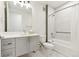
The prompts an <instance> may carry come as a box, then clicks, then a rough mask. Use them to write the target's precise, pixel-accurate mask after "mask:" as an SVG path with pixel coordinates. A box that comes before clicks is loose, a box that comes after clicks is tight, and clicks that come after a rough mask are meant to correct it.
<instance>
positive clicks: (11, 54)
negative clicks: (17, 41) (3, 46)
mask: <svg viewBox="0 0 79 59" xmlns="http://www.w3.org/2000/svg"><path fill="white" fill-rule="evenodd" d="M1 55H2V57H14V56H15V48H11V49H7V50H2V54H1Z"/></svg>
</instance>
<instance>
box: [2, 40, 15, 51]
mask: <svg viewBox="0 0 79 59" xmlns="http://www.w3.org/2000/svg"><path fill="white" fill-rule="evenodd" d="M13 47H15V39H4V40H2V41H1V48H2V50H4V49H8V48H13Z"/></svg>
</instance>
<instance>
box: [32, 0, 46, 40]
mask: <svg viewBox="0 0 79 59" xmlns="http://www.w3.org/2000/svg"><path fill="white" fill-rule="evenodd" d="M43 7H44V5H42V4H39V3H38V2H35V1H34V2H32V30H33V31H34V32H36V33H38V34H40V35H41V37H42V41H45V25H46V23H45V22H46V21H45V11H43Z"/></svg>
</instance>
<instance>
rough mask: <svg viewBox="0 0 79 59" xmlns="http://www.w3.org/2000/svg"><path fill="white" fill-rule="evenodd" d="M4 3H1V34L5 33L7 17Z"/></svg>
mask: <svg viewBox="0 0 79 59" xmlns="http://www.w3.org/2000/svg"><path fill="white" fill-rule="evenodd" d="M4 8H5V7H4V2H3V1H0V32H4V28H5V27H4V26H5V16H4Z"/></svg>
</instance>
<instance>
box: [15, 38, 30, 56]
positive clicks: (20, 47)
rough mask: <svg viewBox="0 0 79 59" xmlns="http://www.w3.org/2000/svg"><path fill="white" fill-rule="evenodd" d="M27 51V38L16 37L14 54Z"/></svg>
mask: <svg viewBox="0 0 79 59" xmlns="http://www.w3.org/2000/svg"><path fill="white" fill-rule="evenodd" d="M27 53H29V40H28V38H16V56H21V55H24V54H27Z"/></svg>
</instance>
